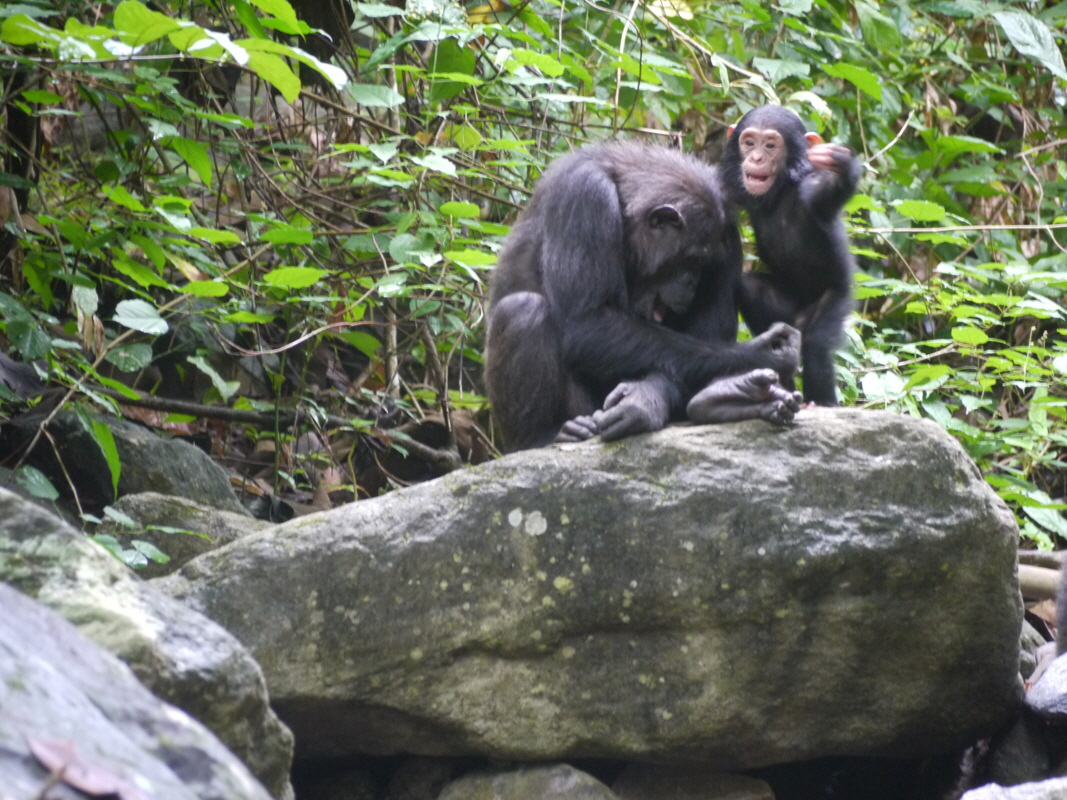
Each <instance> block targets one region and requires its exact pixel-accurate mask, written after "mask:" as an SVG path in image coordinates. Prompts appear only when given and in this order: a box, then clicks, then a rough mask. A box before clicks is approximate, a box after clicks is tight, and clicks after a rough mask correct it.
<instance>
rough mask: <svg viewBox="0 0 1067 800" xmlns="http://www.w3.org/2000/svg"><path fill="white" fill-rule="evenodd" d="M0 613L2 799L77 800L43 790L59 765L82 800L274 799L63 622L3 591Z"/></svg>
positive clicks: (207, 735)
mask: <svg viewBox="0 0 1067 800" xmlns="http://www.w3.org/2000/svg"><path fill="white" fill-rule="evenodd" d="M0 608H3V610H4V613H3V614H0V786H3V796H4V797H27V798H28V797H44V796H45V795H46V794H47V795H48V796H49V797H53V796H55V797H73V796H74V794H73V793H70V792H68V791H61V790H60V789H59V788H58V787H57V788H56V789H55V790H54V791H53V790H46V786H47V785H48V779H49V772H50V770H51V769H55V768H56V766H60V765H65V776H66V777H65V779H64V780H65V782H66V783H69V784H70V785H71V786H73V787H75V788H78V789H82V790H84V791H85V792H86V794H87V795H88V794H91V795H101V796H102V795H107V796H119V797H126V798H134V797H137V798H145V799H146V800H270V795H269V794H268V793H267V790H266V789H264V788H263V787H262V786H261V785H260V784H259V783H258V782H257V781H256V779H255V778H253V777H252V775H251V773H249V771H248V769H247V768H246V767H245V765H244V764H242V763H241V762H240V761H239V760H238V759H237V757H236V756H234V755H233V754H232V753H230V752H229V751H228V750H227V749H226V748H225V747H224V746H223V745H222V743H221V742H219V740H218V739H216V738H215V737H214V736H213V735H212V734H211V732H210V731H208V729H207V728H205V727H204V726H203V725H201V724H200V723H198V722H196V721H195V720H193V719H192V718H191V717H189V716H187V715H186V714H185V713H183V712H182V711H179V710H178V709H177V708H174V707H173V706H169V705H167V704H166V703H164V702H163V701H162V700H160V699H159V698H157V697H155V696H153V695H152V693H151V692H149V691H148V690H147V689H146V688H145V687H144V686H142V685H141V684H140V683H139V682H138V681H137V678H136V677H134V674H133V672H131V671H130V669H129V667H127V666H126V665H125V664H123V663H122V662H120V661H119V660H118V659H117V658H116V657H115V656H113V655H111V654H110V653H108V652H107V651H106V650H104V649H103V648H102V647H100V646H99V645H97V644H95V643H94V642H90V641H89V640H88V639H87V638H85V637H84V636H83V635H82V634H81V633H79V632H78V630H77V629H76V628H75V627H74V626H73V625H71V624H70V623H69V622H67V621H66V620H64V619H61V618H60V617H59V615H57V614H55V613H54V612H52V611H50V610H49V609H47V608H45V607H44V606H42V605H40V604H38V603H35V602H33V601H32V600H31V599H29V598H28V597H25V596H24V595H22V594H20V593H19V592H17V591H16V590H14V589H12V588H11V587H10V586H7V585H5V584H0ZM45 764H47V766H48V768H46V767H45V766H44V765H45ZM77 796H78V797H83V796H85V795H82V794H80V793H78V794H77Z"/></svg>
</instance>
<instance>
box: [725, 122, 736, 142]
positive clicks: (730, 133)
mask: <svg viewBox="0 0 1067 800" xmlns="http://www.w3.org/2000/svg"><path fill="white" fill-rule="evenodd" d="M736 127H737V124H736V123H735V124H733V125H731V126H730V127H729V128H727V129H726V138H727V139H729V138H730V137H731V136H733V135H734V128H736Z"/></svg>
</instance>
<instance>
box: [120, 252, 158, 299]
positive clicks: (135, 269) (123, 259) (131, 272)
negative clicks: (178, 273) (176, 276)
mask: <svg viewBox="0 0 1067 800" xmlns="http://www.w3.org/2000/svg"><path fill="white" fill-rule="evenodd" d="M111 266H113V267H114V268H115V269H116V270H118V271H119V272H121V273H122V274H123V275H125V276H126V277H127V278H129V279H130V280H133V281H136V282H137V283H138V284H139V285H140V286H143V287H144V288H146V289H147V288H148V287H149V286H158V287H160V288H161V289H169V288H170V284H169V283H167V282H166V281H165V280H163V279H162V278H161V277H159V275H157V274H156V273H155V271H154V270H151V269H149V268H148V267H146V266H145V265H144V264H139V263H137V262H136V261H134V260H133V259H132V258H130V257H129V256H127V255H126V254H125V253H123V252H122V251H121V250H116V251H114V257H113V258H112V259H111Z"/></svg>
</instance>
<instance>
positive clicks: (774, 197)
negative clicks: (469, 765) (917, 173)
mask: <svg viewBox="0 0 1067 800" xmlns="http://www.w3.org/2000/svg"><path fill="white" fill-rule="evenodd" d="M748 127H756V128H764V129H765V128H774V129H775V130H777V131H778V132H779V133H780V134H781V135H782V138H784V139H785V143H786V148H787V151H788V152H787V156H786V165H785V169H784V171H782V172H779V174H778V176H777V180H776V182H775V184H774V185H773V186H772V187H771V188H770V190H768V192H767V193H766V194H764V195H761V196H752V195H750V194H749V193H748V192H747V191H746V190H745V186H744V182H743V180H742V175H741V163H742V156H741V152H740V149H739V147H738V142H739V139H740V137H741V133H742V132H743V131H744V130H745V129H746V128H748ZM806 133H807V131H806V129H805V127H804V123H803V122H801V120H800V118H799V117H797V115H796V114H794V113H793V112H791V111H789V110H787V109H785V108H782V107H781V106H772V105H768V106H761V107H759V108H756V109H753V110H752V111H749V112H748V113H747V114H745V116H743V117H742V118H741V121H740V122H739V123H738V125H737V127H736V128H735V129H734V131H733V133H732V134H731V136H730V138H729V139H728V140H727V143H726V150H725V152H724V153H723V157H722V160H721V161H720V163H719V168H720V170H721V175H722V179H723V182H724V185H725V187H726V190H727V192H728V194H729V196H730V199H731V200H733V201H734V202H735V203H737V204H738V205H740V206H741V207H742V208H744V209H746V210H747V211H748V215H749V219H750V221H751V223H752V229H753V231H754V233H755V236H756V250H757V252H758V253H759V257H760V259H761V260H762V261H763V264H764V266H765V267H766V271H755V272H747V273H745V274H744V276H743V279H742V281H741V282H740V283H739V288H740V292H739V294H738V306H739V307H740V309H741V316H742V317H744V320H745V322H746V323H747V325H748V327H749V329H750V330H751V331H752V333H753V334H759V333H762V332H763V331H765V330H767V329H768V328H769V327H770V326H771V325H772V324H773V323H775V322H787V323H789V324H790V325H795V326H796V327H797V328H799V329H800V331H801V336H802V339H801V363H802V366H803V370H804V371H803V376H804V398H805V399H806V400H810V401H812V402H815V403H818V404H819V405H837V392H836V388H835V380H834V364H833V353H834V351H835V350H836V349H837V348H838V347H839V346H840V344H841V338H842V333H843V331H844V326H845V320H846V319H847V318H848V316H849V314H850V313H851V312H852V308H853V301H852V273H853V271H854V269H855V267H854V264H853V260H852V254H851V253H850V252H849V246H848V237H847V235H846V234H845V227H844V225H843V224H842V222H841V219H840V212H841V208H842V206H844V204H845V203H846V202H848V199H849V198H850V197H852V195H853V193H854V192H855V191H856V185H857V183H858V182H859V177H860V171H861V169H862V167H861V165H860V163H859V161H858V160H857V159H856V157H855V156H854V155H853V154H852V151H851V150H847V149H846V148H842V149H843V150H847V155H845V154H844V153H842V154H841V155H840V156H839V157H835V162H836V166H835V170H832V171H831V170H821V169H815V168H814V167H813V166H812V165H811V163H810V162H809V161H808V156H807V153H808V143H807V141H806V140H805V134H806Z"/></svg>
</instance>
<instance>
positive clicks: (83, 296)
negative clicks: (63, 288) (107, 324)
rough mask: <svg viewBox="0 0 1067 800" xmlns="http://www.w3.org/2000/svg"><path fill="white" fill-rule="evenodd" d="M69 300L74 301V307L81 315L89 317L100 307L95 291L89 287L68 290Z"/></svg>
mask: <svg viewBox="0 0 1067 800" xmlns="http://www.w3.org/2000/svg"><path fill="white" fill-rule="evenodd" d="M70 299H71V300H73V301H74V307H75V308H77V309H78V310H79V311H80V312H82V314H84V315H85V316H87V317H91V316H92V315H93V314H95V313H96V309H97V308H99V307H100V298H99V297H98V296H97V294H96V289H94V288H92V287H91V286H75V287H73V288H72V289H71V290H70Z"/></svg>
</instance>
